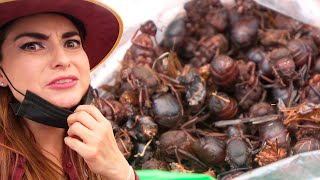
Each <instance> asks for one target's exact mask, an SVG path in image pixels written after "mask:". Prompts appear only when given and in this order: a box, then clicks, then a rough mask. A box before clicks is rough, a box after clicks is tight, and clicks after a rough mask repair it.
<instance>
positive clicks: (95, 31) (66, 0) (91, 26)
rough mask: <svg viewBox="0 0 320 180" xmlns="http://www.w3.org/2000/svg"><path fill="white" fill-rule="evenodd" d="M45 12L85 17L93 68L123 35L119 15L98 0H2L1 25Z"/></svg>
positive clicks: (87, 48) (0, 3) (89, 54)
mask: <svg viewBox="0 0 320 180" xmlns="http://www.w3.org/2000/svg"><path fill="white" fill-rule="evenodd" d="M44 12H61V13H65V14H69V15H71V16H74V17H76V18H77V19H79V20H80V21H82V23H83V24H84V26H85V29H86V40H85V44H84V47H85V51H86V53H87V55H88V57H89V61H90V68H91V70H93V69H94V68H95V67H97V65H99V63H101V62H102V60H105V59H106V57H108V56H109V54H110V53H111V52H112V51H113V50H114V48H115V47H116V45H117V44H118V42H119V40H120V37H121V35H122V31H123V25H122V21H121V19H120V17H119V15H118V14H116V13H115V12H114V11H113V10H112V9H111V8H109V7H107V6H106V5H104V4H102V3H101V2H98V1H97V0H88V1H87V0H12V1H8V0H0V26H2V25H3V24H5V23H6V22H9V21H10V20H13V19H16V18H19V17H22V16H28V15H32V14H36V13H44Z"/></svg>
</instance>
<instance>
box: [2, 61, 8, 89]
mask: <svg viewBox="0 0 320 180" xmlns="http://www.w3.org/2000/svg"><path fill="white" fill-rule="evenodd" d="M7 85H8V83H7V78H6V76H5V75H4V72H3V69H2V66H1V64H0V86H1V87H6V86H7Z"/></svg>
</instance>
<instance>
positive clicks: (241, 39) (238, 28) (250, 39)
mask: <svg viewBox="0 0 320 180" xmlns="http://www.w3.org/2000/svg"><path fill="white" fill-rule="evenodd" d="M258 27H259V20H258V19H257V18H255V17H253V16H244V17H242V18H241V19H240V20H239V21H237V22H236V23H235V24H234V25H233V27H232V29H231V40H232V42H233V43H234V44H235V46H237V47H239V48H243V47H248V46H250V45H251V44H253V43H255V39H256V37H257V35H258Z"/></svg>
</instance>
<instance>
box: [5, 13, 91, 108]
mask: <svg viewBox="0 0 320 180" xmlns="http://www.w3.org/2000/svg"><path fill="white" fill-rule="evenodd" d="M1 52H2V57H3V59H2V61H1V66H2V68H3V70H4V72H5V73H6V75H7V76H8V78H9V80H10V81H11V83H12V85H13V86H14V87H15V88H16V89H17V90H19V91H20V92H22V93H24V94H25V93H26V91H27V90H29V91H31V92H33V93H35V94H37V95H39V96H40V97H42V98H44V99H46V100H47V101H49V102H51V103H52V104H54V105H56V106H59V107H63V108H70V107H72V106H74V105H76V104H77V103H79V101H80V100H81V98H82V97H83V96H84V94H85V93H86V91H87V89H88V87H89V83H90V66H89V61H88V57H87V55H86V53H85V51H84V49H83V47H82V44H81V38H80V36H79V32H78V30H77V28H76V27H75V26H74V25H73V24H72V22H71V21H70V20H68V19H67V18H65V17H63V16H60V15H56V14H38V15H33V16H28V17H24V18H21V19H19V20H18V21H16V22H15V23H14V24H13V26H11V27H10V28H9V30H8V33H7V36H6V39H5V41H4V43H3V45H2V49H1ZM0 82H4V84H5V85H8V86H9V87H10V89H11V91H12V93H13V95H14V96H15V98H16V99H18V101H20V102H22V101H23V99H24V96H22V95H21V94H19V93H18V92H17V91H16V90H14V89H13V87H12V86H11V85H10V83H9V82H8V80H7V79H6V78H5V76H4V74H3V73H2V72H1V71H0Z"/></svg>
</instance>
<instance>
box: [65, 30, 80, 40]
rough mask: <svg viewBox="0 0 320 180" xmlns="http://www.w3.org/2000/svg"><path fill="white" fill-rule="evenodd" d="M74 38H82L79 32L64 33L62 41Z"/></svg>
mask: <svg viewBox="0 0 320 180" xmlns="http://www.w3.org/2000/svg"><path fill="white" fill-rule="evenodd" d="M73 36H79V37H80V35H79V33H78V32H76V31H70V32H66V33H63V35H62V39H66V38H70V37H73Z"/></svg>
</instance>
